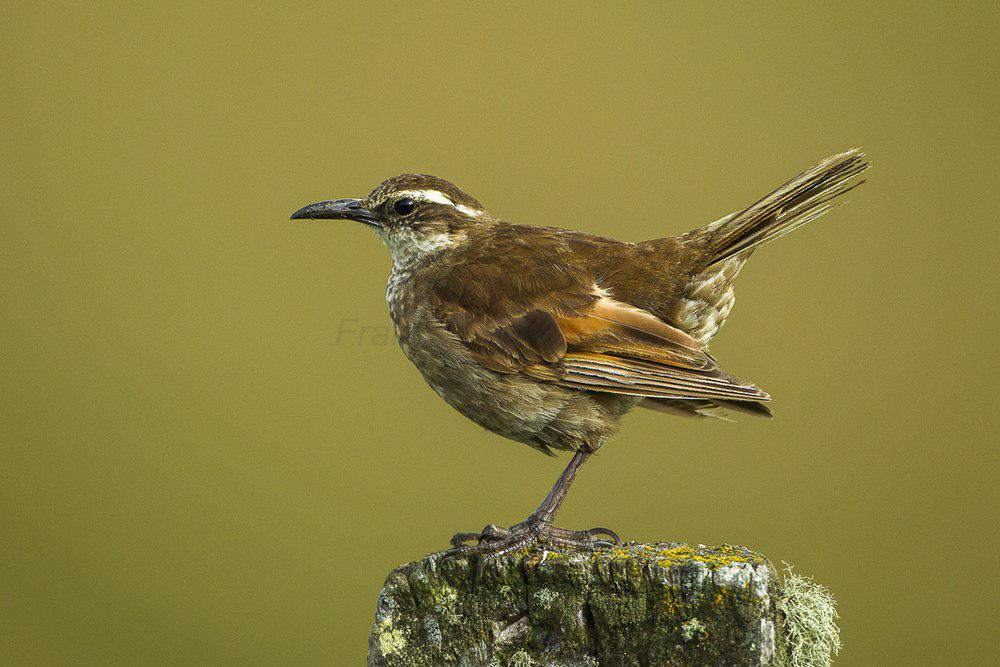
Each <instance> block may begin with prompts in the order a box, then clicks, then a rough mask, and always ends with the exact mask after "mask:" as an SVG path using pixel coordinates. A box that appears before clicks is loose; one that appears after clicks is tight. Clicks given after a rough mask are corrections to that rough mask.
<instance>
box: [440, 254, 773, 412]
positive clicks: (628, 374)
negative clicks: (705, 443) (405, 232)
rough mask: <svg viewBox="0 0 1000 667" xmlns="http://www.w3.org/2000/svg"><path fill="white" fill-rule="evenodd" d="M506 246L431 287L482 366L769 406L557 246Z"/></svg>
mask: <svg viewBox="0 0 1000 667" xmlns="http://www.w3.org/2000/svg"><path fill="white" fill-rule="evenodd" d="M521 236H523V235H521ZM503 240H504V239H503V237H501V241H503ZM507 241H509V242H510V243H513V244H514V246H515V247H504V244H503V243H500V245H499V247H490V248H487V249H482V251H481V252H477V254H476V256H475V257H471V256H470V257H468V258H464V261H461V262H457V263H453V264H451V265H449V266H448V267H447V268H446V269H442V272H441V273H440V274H439V275H438V276H437V277H436V278H437V279H436V280H433V281H431V290H430V292H431V298H432V302H433V304H434V310H435V312H436V314H437V316H438V317H439V319H440V320H441V321H442V322H444V324H445V326H446V328H447V329H448V330H449V331H451V332H452V333H453V334H454V335H455V336H456V337H457V338H458V339H459V340H461V341H462V342H463V343H464V344H465V345H466V347H467V348H468V349H469V352H470V353H471V355H472V356H473V358H474V359H475V360H476V361H477V362H479V363H480V364H481V365H483V366H484V367H486V368H489V369H490V370H493V371H496V372H499V373H523V374H525V375H529V376H531V377H533V378H535V379H538V380H544V381H549V382H554V383H556V384H560V385H563V386H566V387H573V388H576V389H581V390H588V391H596V392H604V393H615V394H628V395H633V396H644V397H650V398H699V399H714V398H718V399H728V400H736V401H762V400H768V398H769V397H768V395H767V394H766V393H764V392H763V391H761V390H760V389H758V388H757V387H755V386H754V385H752V384H750V383H747V382H744V381H741V380H738V379H736V378H733V377H731V376H729V375H727V374H725V373H723V372H722V371H721V370H720V369H719V367H718V364H716V362H715V360H714V359H713V358H712V357H711V355H709V354H708V353H707V352H706V351H705V350H704V348H703V347H702V346H701V345H700V344H699V343H698V342H697V341H696V340H694V339H693V338H691V337H690V336H689V335H687V334H686V333H684V332H682V331H680V330H679V329H677V328H675V327H672V326H670V325H669V324H667V323H666V322H664V321H663V320H661V319H659V318H658V317H656V316H655V315H653V314H651V313H649V312H647V311H645V310H641V309H639V308H636V307H634V306H631V305H629V304H626V303H622V302H620V301H616V300H615V299H614V298H612V297H611V296H610V295H609V294H608V293H607V292H606V291H604V290H602V289H601V288H600V287H599V286H598V285H597V284H596V282H595V279H594V276H593V275H592V273H591V272H590V271H588V270H587V269H586V267H582V266H579V265H578V264H577V263H576V262H574V261H573V259H574V258H573V257H572V253H571V252H570V253H566V251H565V250H564V248H565V246H563V245H560V242H559V241H558V239H549V238H548V237H547V236H543V237H540V238H533V239H531V243H532V245H531V252H530V253H522V252H517V251H518V250H519V249H520V248H519V247H516V246H517V245H518V244H519V243H520V241H521V239H519V238H512V239H507ZM494 243H495V242H494ZM529 257H530V258H531V259H528V258H529Z"/></svg>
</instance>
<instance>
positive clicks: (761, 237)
mask: <svg viewBox="0 0 1000 667" xmlns="http://www.w3.org/2000/svg"><path fill="white" fill-rule="evenodd" d="M870 166H871V163H870V162H868V158H867V157H866V156H865V154H864V153H863V152H861V149H860V148H852V149H851V150H849V151H846V152H844V153H840V154H838V155H833V156H831V157H828V158H827V159H825V160H823V161H822V162H820V163H819V164H817V165H815V166H813V167H810V168H809V169H807V170H806V171H804V172H802V173H801V174H799V175H798V176H796V177H795V178H793V179H792V180H790V181H788V182H787V183H785V184H784V185H782V186H781V187H779V188H778V189H777V190H775V191H773V192H771V193H770V194H768V195H766V196H764V197H763V198H761V199H760V200H758V201H756V202H755V203H753V204H751V205H750V206H748V207H747V208H745V209H743V210H742V211H739V212H737V213H733V214H732V215H729V216H726V217H725V218H722V219H721V220H719V221H717V222H714V223H712V224H711V225H709V226H708V229H707V232H708V247H709V255H710V257H712V259H711V261H710V264H709V265H710V266H711V265H712V264H717V263H719V262H722V261H725V260H727V259H729V258H730V257H733V256H734V255H739V254H741V253H746V252H747V251H749V250H752V249H753V248H756V247H757V246H759V245H762V244H764V243H768V242H770V241H773V240H774V239H776V238H780V237H782V236H784V235H785V234H787V233H789V232H791V231H793V230H796V229H798V228H799V227H801V226H802V225H804V224H806V223H808V222H812V221H813V220H815V219H816V218H818V217H820V216H821V215H823V214H824V213H826V212H827V211H829V210H830V209H831V208H833V207H834V206H836V204H831V203H830V200H832V199H834V198H835V197H839V196H840V195H842V194H844V193H845V192H848V191H849V190H852V189H854V188H856V187H857V186H859V185H861V184H862V183H864V180H854V177H855V176H857V175H858V174H860V173H861V172H863V171H865V170H866V169H868V167H870Z"/></svg>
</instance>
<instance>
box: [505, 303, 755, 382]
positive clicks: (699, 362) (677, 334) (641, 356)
mask: <svg viewBox="0 0 1000 667" xmlns="http://www.w3.org/2000/svg"><path fill="white" fill-rule="evenodd" d="M555 320H556V324H557V326H558V328H559V330H560V331H561V332H562V334H563V336H564V337H565V339H566V353H565V354H564V355H563V356H562V358H561V359H560V360H559V361H558V362H557V363H554V364H533V365H529V366H526V367H525V368H524V369H523V371H522V372H524V373H526V374H528V375H531V376H533V377H537V378H539V379H548V380H551V381H553V382H556V383H558V384H561V385H563V386H567V387H574V388H577V389H585V390H590V391H599V392H606V393H613V394H627V395H631V396H643V397H647V398H671V399H689V398H697V399H722V400H735V401H766V400H769V398H770V397H769V396H768V395H767V394H766V393H765V392H763V391H761V390H760V389H759V388H758V387H756V386H754V385H753V384H751V383H749V382H745V381H743V380H739V379H737V378H734V377H732V376H730V375H728V374H726V373H724V372H723V371H722V370H721V369H720V368H719V366H718V364H717V363H716V362H715V359H713V358H712V356H711V355H709V354H708V353H707V352H706V351H705V350H704V349H703V348H702V347H701V346H700V345H699V344H698V342H697V341H695V340H694V339H693V338H691V337H690V336H688V335H687V334H685V333H684V332H682V331H680V330H679V329H676V328H675V327H672V326H670V325H669V324H667V323H665V322H663V321H662V320H660V319H659V318H657V317H655V316H654V315H651V314H650V313H648V312H646V311H643V310H640V309H638V308H634V307H632V306H630V305H628V304H624V303H622V302H620V301H616V300H614V299H612V298H610V297H609V296H600V297H599V298H598V300H597V301H596V302H595V303H594V304H593V305H592V306H591V308H589V309H588V310H586V311H585V312H583V313H581V314H580V315H579V316H576V317H558V318H555Z"/></svg>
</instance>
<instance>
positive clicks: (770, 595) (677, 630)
mask: <svg viewBox="0 0 1000 667" xmlns="http://www.w3.org/2000/svg"><path fill="white" fill-rule="evenodd" d="M778 592H779V589H778V581H777V577H776V573H775V571H774V569H773V568H772V567H771V565H770V563H768V561H767V560H766V559H765V558H764V557H763V556H761V555H760V554H758V553H756V552H755V551H752V550H750V549H747V548H745V547H738V546H728V545H726V546H721V547H706V546H704V545H698V546H687V545H684V544H677V543H663V542H661V543H656V544H636V543H628V544H626V545H623V546H621V547H614V548H610V549H601V550H598V551H594V552H577V551H551V550H547V549H545V548H542V547H539V548H536V549H530V550H521V551H518V552H514V553H511V554H507V555H505V556H503V557H500V558H496V559H492V560H490V561H488V562H487V563H486V564H485V567H484V568H483V569H482V572H481V573H478V574H477V563H476V561H475V559H474V558H473V559H466V558H454V559H443V558H442V554H433V555H431V556H428V557H426V558H424V559H422V560H419V561H415V562H413V563H408V564H406V565H402V566H400V567H398V568H396V569H395V570H394V571H393V572H392V573H391V574H390V575H389V577H388V579H387V580H386V583H385V586H384V588H383V589H382V592H381V594H380V595H379V598H378V603H377V609H376V615H375V622H374V624H373V625H372V633H371V639H370V643H369V656H368V660H369V664H370V665H385V666H393V667H395V666H402V665H407V666H410V665H441V664H458V665H470V666H471V665H483V666H506V665H524V666H527V665H598V664H600V665H662V664H670V665H706V664H726V665H784V664H788V663H789V660H790V657H789V655H788V652H787V649H786V646H787V642H786V641H785V637H784V632H785V629H784V628H785V626H784V624H783V622H782V620H781V619H780V618H779V614H780V612H779V611H778V608H777V596H778Z"/></svg>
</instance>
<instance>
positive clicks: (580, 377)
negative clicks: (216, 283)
mask: <svg viewBox="0 0 1000 667" xmlns="http://www.w3.org/2000/svg"><path fill="white" fill-rule="evenodd" d="M868 167H869V163H868V162H867V159H866V158H865V155H864V153H862V152H861V151H860V150H857V149H855V150H850V151H847V152H845V153H841V154H839V155H834V156H832V157H830V158H828V159H826V160H824V161H823V162H820V163H819V164H817V165H816V166H814V167H812V168H810V169H808V170H807V171H805V172H803V173H802V174H800V175H798V176H796V177H795V178H793V179H792V180H790V181H788V182H787V183H785V184H784V185H782V186H781V187H779V188H778V189H776V190H775V191H773V192H772V193H770V194H768V195H767V196H765V197H763V198H761V199H760V200H758V201H757V202H755V203H753V204H751V205H750V206H748V207H747V208H745V209H743V210H741V211H738V212H736V213H733V214H731V215H728V216H726V217H724V218H722V219H720V220H717V221H716V222H713V223H712V224H710V225H708V226H707V227H703V228H701V229H696V230H694V231H691V232H688V233H686V234H682V235H680V236H673V237H669V238H663V239H656V240H653V241H643V242H641V243H628V242H624V241H615V240H613V239H606V238H601V237H599V236H594V235H591V234H585V233H583V232H574V231H567V230H564V229H556V228H553V227H530V226H526V225H515V224H511V223H509V222H504V221H503V220H500V219H498V218H496V217H494V216H493V215H491V214H490V213H489V212H487V211H486V210H485V209H484V208H483V205H482V204H480V203H479V202H478V201H476V200H475V199H473V198H472V197H470V196H469V195H467V194H466V193H464V192H462V191H461V190H460V189H458V188H457V187H456V186H455V185H453V184H452V183H449V182H448V181H446V180H444V179H441V178H437V177H435V176H427V175H420V174H403V175H402V176H396V177H395V178H390V179H389V180H387V181H385V182H384V183H382V184H381V185H379V186H378V187H377V188H375V190H373V191H372V193H371V194H369V195H368V196H367V197H365V198H363V199H336V200H332V201H324V202H320V203H318V204H312V205H311V206H306V207H305V208H302V209H300V210H298V211H296V212H295V214H294V215H292V219H293V220H298V219H346V220H355V221H357V222H361V223H364V224H367V225H371V226H372V227H373V228H374V229H375V233H376V234H377V235H378V236H379V237H380V238H381V239H382V240H383V241H384V242H385V244H386V245H387V246H388V247H389V252H390V254H391V255H392V271H391V273H390V275H389V283H388V287H387V289H386V301H387V302H388V305H389V312H390V314H391V317H392V322H393V327H394V329H395V332H396V337H397V338H398V339H399V344H400V346H401V347H402V348H403V352H404V353H405V354H406V356H407V357H408V358H409V359H410V361H412V362H413V363H414V364H415V365H416V367H417V368H418V369H419V371H420V373H421V374H422V375H423V376H424V379H425V380H426V381H427V383H428V384H429V385H430V386H431V387H432V388H433V389H434V391H436V392H437V393H438V395H440V396H441V398H443V399H444V400H445V401H447V402H448V404H449V405H451V406H452V407H454V408H455V409H456V410H458V411H459V412H461V413H462V414H463V415H465V416H466V417H468V418H469V419H471V420H472V421H474V422H476V423H477V424H479V425H481V426H483V427H485V428H487V429H489V430H490V431H493V432H494V433H498V434H500V435H502V436H505V437H507V438H510V439H512V440H517V441H518V442H523V443H525V444H527V445H529V446H531V447H533V448H535V449H537V450H539V451H541V452H544V453H546V454H552V450H566V451H571V452H573V457H572V459H571V460H570V462H569V465H568V466H567V467H566V469H565V471H564V472H563V473H562V475H561V476H560V477H559V479H558V481H557V482H556V484H555V486H553V487H552V490H551V491H550V492H549V494H548V495H547V496H546V497H545V499H544V500H543V501H542V503H541V505H539V507H538V509H536V510H535V511H534V512H532V513H531V514H530V515H529V516H528V518H527V519H525V520H524V521H522V522H521V523H519V524H517V525H515V526H513V527H511V528H509V529H502V528H499V527H497V526H494V525H489V526H487V527H486V528H484V529H483V530H482V531H480V532H479V533H458V534H457V535H455V537H454V538H452V545H453V546H454V548H453V549H452V552H451V553H454V554H459V555H471V554H499V553H506V552H508V551H511V550H513V549H517V548H519V547H521V546H525V545H527V544H531V543H536V542H543V543H546V544H551V545H557V546H558V545H561V546H568V547H581V548H593V547H596V546H605V545H609V544H610V543H609V542H608V541H607V540H604V539H599V538H600V537H601V536H604V537H609V538H611V539H613V540H614V541H615V542H618V541H619V539H618V536H617V535H615V533H614V532H612V531H610V530H608V529H605V528H594V529H591V530H582V531H575V530H565V529H562V528H557V527H555V526H554V525H553V520H554V518H555V515H556V512H557V511H558V509H559V506H560V504H561V503H562V501H563V499H564V498H565V496H566V493H567V491H568V490H569V487H570V485H571V484H572V482H573V479H574V477H575V476H576V474H577V472H578V471H579V469H580V467H581V466H582V465H583V463H584V462H585V461H586V460H587V459H588V458H589V457H590V456H591V454H593V453H594V452H596V451H597V450H598V449H600V447H601V445H603V444H604V442H605V441H606V440H608V439H609V438H610V437H611V436H612V435H613V434H614V433H615V431H616V430H617V429H618V425H619V421H620V419H621V416H622V415H623V414H625V413H626V412H628V411H629V410H631V409H632V408H634V407H636V406H641V407H648V408H652V409H655V410H659V411H661V412H665V413H669V414H675V415H683V416H688V417H717V418H725V414H726V413H727V412H728V411H739V412H744V413H750V414H757V415H767V416H769V415H770V414H771V413H770V410H769V409H768V408H767V407H766V402H767V401H770V399H771V397H770V396H769V395H768V394H767V393H765V392H764V391H763V390H761V389H760V388H759V387H757V386H755V385H754V384H753V383H751V382H748V381H746V380H741V379H739V378H737V377H734V376H732V375H729V374H728V373H726V372H724V371H723V370H722V369H721V368H719V365H718V363H716V361H715V359H714V358H713V357H712V355H711V354H709V352H708V344H709V341H711V339H712V337H713V336H714V335H715V334H716V332H717V331H718V330H719V327H721V326H722V324H723V323H724V322H725V321H726V318H727V317H728V316H729V312H730V311H731V309H732V307H733V301H734V295H733V281H734V279H735V278H736V276H737V274H739V272H740V268H741V267H742V266H743V263H744V262H745V261H746V260H747V258H748V257H749V256H750V255H751V253H753V251H754V250H755V249H756V248H757V246H759V245H761V244H764V243H767V242H769V241H772V240H774V239H776V238H778V237H781V236H784V235H785V234H787V233H788V232H791V231H792V230H794V229H797V228H799V227H801V226H802V225H804V224H806V223H807V222H811V221H812V220H815V219H816V218H818V217H819V216H821V215H823V214H824V213H826V212H827V211H829V210H830V209H831V208H832V207H833V204H831V203H830V202H831V200H832V199H834V198H835V197H838V196H840V195H842V194H844V193H845V192H847V191H848V190H850V189H852V188H853V187H855V186H857V185H860V183H861V182H863V181H860V180H856V179H855V178H854V177H856V176H857V175H858V174H860V173H861V172H863V171H865V169H867V168H868ZM472 540H478V542H479V543H478V544H476V545H471V544H466V542H470V541H472Z"/></svg>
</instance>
